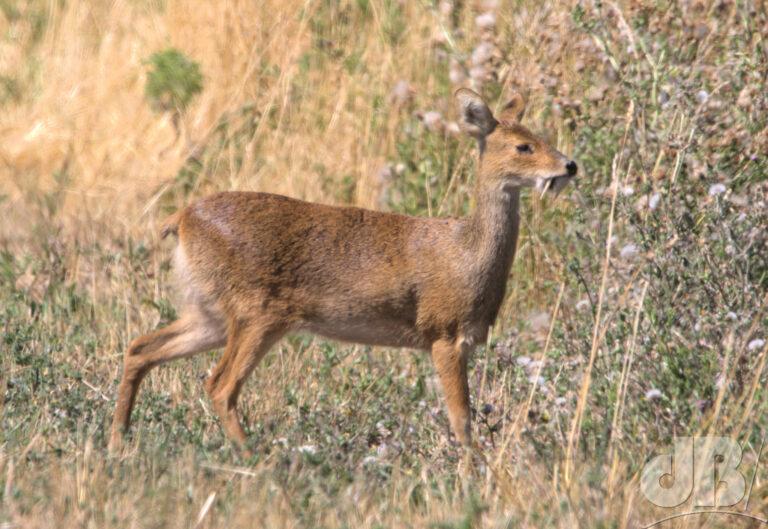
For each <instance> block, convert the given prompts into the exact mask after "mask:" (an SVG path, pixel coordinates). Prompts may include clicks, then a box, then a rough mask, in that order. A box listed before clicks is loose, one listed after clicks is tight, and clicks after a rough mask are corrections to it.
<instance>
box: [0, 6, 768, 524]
mask: <svg viewBox="0 0 768 529" xmlns="http://www.w3.org/2000/svg"><path fill="white" fill-rule="evenodd" d="M482 9H483V8H482V4H481V3H477V4H474V3H472V4H467V5H461V6H458V7H456V8H454V9H452V10H449V9H447V8H446V7H445V6H444V5H443V4H440V5H433V4H432V3H428V2H407V3H400V2H395V1H389V0H367V1H366V0H356V1H330V2H329V1H326V2H312V1H307V2H290V1H289V2H288V3H286V2H281V3H280V4H276V3H273V2H261V3H252V4H248V5H241V4H236V3H233V2H216V3H212V4H211V5H205V6H201V5H199V3H191V2H185V1H182V0H178V1H170V0H169V1H166V2H155V1H148V2H122V3H111V4H110V3H92V2H84V1H80V0H72V1H69V2H43V1H41V0H40V1H38V0H33V1H30V2H15V1H13V0H10V1H4V2H0V29H2V31H0V48H1V49H2V53H0V57H1V58H0V110H1V111H0V174H1V175H2V177H0V215H1V217H0V218H2V221H3V222H1V223H0V252H1V253H0V278H1V279H0V299H1V300H2V304H0V327H1V328H2V341H1V342H0V358H2V367H1V368H0V388H2V402H3V405H2V410H1V411H0V414H1V415H0V527H2V528H4V529H6V528H11V527H46V526H79V527H99V528H104V527H219V526H228V527H253V526H265V527H289V526H290V527H295V526H300V527H367V528H374V527H400V526H405V527H439V528H443V527H445V528H454V527H455V528H459V527H509V528H514V527H520V528H528V527H605V528H609V527H610V528H613V527H615V528H624V527H640V526H644V525H647V524H650V523H652V522H654V521H657V520H660V519H661V518H664V517H666V516H670V515H672V514H676V513H683V512H688V511H690V510H693V508H694V506H693V505H692V502H691V500H690V499H689V500H688V501H687V503H685V504H683V505H681V506H680V507H677V508H674V509H662V508H658V507H654V506H653V505H652V504H651V503H650V502H649V501H648V500H647V499H646V498H645V497H644V496H643V495H642V493H641V491H640V488H639V481H640V473H641V471H642V468H643V465H644V464H645V463H646V462H647V461H649V460H650V459H652V458H653V457H655V456H657V455H660V454H666V453H670V452H671V450H672V447H673V444H674V438H675V436H703V435H709V436H722V437H728V438H732V439H735V440H736V441H737V442H739V443H740V445H742V446H743V447H744V455H743V462H742V466H741V467H739V468H740V470H741V472H742V473H743V474H744V476H745V478H746V479H747V482H748V483H749V482H750V480H752V479H753V478H752V476H753V472H754V474H755V476H754V481H753V482H752V483H753V485H752V488H751V493H750V498H749V502H748V503H747V502H746V501H742V502H741V503H739V504H737V505H736V506H734V507H733V508H731V510H738V511H743V512H746V513H749V514H751V515H753V516H756V517H759V518H763V519H765V518H768V489H766V486H765V480H766V472H765V465H764V462H763V459H760V455H761V454H760V452H761V449H762V446H763V445H762V442H763V440H764V439H765V436H766V432H767V431H768V420H767V419H766V412H767V411H768V410H767V409H766V406H768V404H766V403H768V394H767V393H766V389H765V388H766V382H767V381H766V379H767V378H768V374H767V373H766V369H765V360H766V354H767V353H768V349H767V348H766V346H765V343H764V340H768V336H766V329H768V295H767V294H766V293H767V292H768V251H766V248H768V206H766V203H768V179H766V174H768V157H766V153H768V120H767V119H766V116H767V115H768V99H766V93H768V87H766V81H765V79H766V77H768V32H767V31H766V28H768V15H767V13H768V9H767V6H766V5H765V2H753V3H740V2H721V3H718V4H716V5H715V4H713V5H711V6H710V5H707V4H703V3H697V2H652V1H639V2H635V1H631V2H630V1H626V2H617V3H600V2H595V3H593V2H578V3H576V2H564V3H560V4H557V5H553V6H548V7H542V6H540V5H539V4H538V3H535V2H529V1H527V0H521V1H519V2H500V5H499V6H498V8H497V9H496V10H495V11H494V16H495V25H494V27H493V28H492V29H482V28H479V27H478V26H477V24H476V20H475V18H476V16H477V15H479V14H480V13H481V11H482ZM483 41H485V42H488V43H490V44H491V53H490V57H489V58H487V60H485V61H481V64H480V66H481V70H475V71H474V72H471V70H472V68H473V67H475V65H474V64H473V62H472V61H473V59H472V57H473V52H474V51H475V50H476V49H477V47H478V45H479V44H480V43H481V42H483ZM168 48H176V49H178V50H180V51H181V52H182V53H184V54H185V55H186V56H187V57H189V59H190V60H192V61H194V62H196V63H198V64H199V65H200V69H201V73H202V76H203V89H202V91H201V92H200V93H199V94H198V95H197V96H195V97H194V98H193V99H191V100H190V102H189V104H188V105H187V107H186V109H185V110H184V111H183V112H181V113H179V114H178V115H174V114H173V113H167V112H166V113H163V112H158V111H156V110H153V108H152V106H151V105H150V104H149V103H147V102H146V101H145V100H144V93H145V86H146V81H147V75H148V73H147V72H148V68H147V63H146V61H147V59H148V58H149V57H151V56H152V54H154V53H156V52H158V51H161V50H163V49H168ZM475 58H478V56H477V55H476V56H475ZM452 61H453V66H452ZM456 65H458V67H457V66H456ZM452 69H453V70H455V71H460V72H462V73H463V74H464V76H465V77H466V76H468V75H469V74H470V73H472V74H473V75H472V77H471V78H467V79H466V80H464V81H462V82H461V83H460V84H462V85H469V84H470V83H474V86H475V87H476V88H477V89H478V90H480V91H482V92H483V93H484V94H485V95H486V96H487V97H488V98H489V101H490V102H491V104H492V106H493V107H495V108H498V107H499V106H500V105H502V104H503V103H504V101H505V100H506V97H507V96H508V94H509V92H510V91H511V90H523V91H524V92H525V93H526V94H527V95H528V100H529V105H528V110H527V113H526V122H527V124H528V125H529V126H530V127H531V128H532V129H533V130H536V131H539V132H541V133H543V135H544V136H545V137H546V138H547V139H548V140H549V141H551V142H552V143H553V145H555V146H557V147H558V148H559V149H560V150H562V151H563V152H567V153H568V154H569V155H571V156H572V157H573V158H574V159H576V160H577V161H578V162H579V164H580V168H581V172H580V177H579V179H578V181H577V183H576V185H575V186H573V187H572V188H570V189H568V190H566V191H565V192H564V196H563V197H561V198H560V199H559V200H558V201H556V202H554V203H551V202H547V203H541V202H539V201H538V199H537V198H536V197H532V196H529V194H526V195H525V197H524V213H523V215H524V219H523V224H524V225H523V229H522V233H521V239H520V243H519V246H518V254H517V258H516V262H515V264H514V266H513V271H512V277H511V280H510V284H509V291H508V295H507V298H506V301H505V304H504V306H503V307H502V311H501V315H500V317H499V320H498V321H497V323H496V325H495V326H494V328H493V331H492V333H491V336H490V339H489V341H488V343H487V344H486V345H485V346H483V347H479V348H478V349H477V350H476V351H475V354H474V357H473V360H472V369H471V380H470V387H471V392H472V401H473V407H474V408H475V409H476V411H477V413H476V415H475V421H474V422H473V428H474V433H475V437H476V438H477V439H478V441H479V444H480V447H481V453H482V456H481V455H475V456H474V460H473V463H472V465H471V468H470V469H469V471H468V472H464V471H463V469H462V468H461V467H460V465H459V461H460V458H461V455H462V454H461V452H460V451H459V450H458V449H457V448H456V447H455V446H454V445H453V444H452V442H451V435H450V432H449V425H448V419H447V416H446V412H445V409H444V405H443V402H442V399H441V396H440V394H439V391H438V390H437V386H436V379H435V374H434V371H433V369H432V366H431V364H430V362H429V359H428V357H427V356H426V355H423V354H421V353H418V352H412V351H405V350H397V349H382V348H371V347H362V346H355V345H346V344H338V343H334V342H328V341H325V340H323V339H321V338H315V337H311V336H303V335H299V336H293V337H290V338H288V339H285V340H283V341H282V342H281V343H280V344H279V346H276V347H275V349H274V350H273V351H272V352H271V353H270V354H269V355H268V356H267V358H266V359H265V360H264V361H263V362H262V364H261V365H260V366H259V367H258V368H257V370H256V372H255V373H254V375H253V376H252V377H251V379H250V380H249V382H248V385H247V387H246V390H245V391H244V396H243V398H241V412H242V414H243V415H244V418H245V425H246V430H247V431H248V432H249V433H250V438H251V445H252V448H253V451H254V453H255V455H254V457H253V458H251V459H249V460H247V461H244V460H242V459H241V458H240V457H239V456H238V455H237V454H236V453H235V452H234V451H233V447H232V445H231V444H230V443H229V442H228V441H227V440H226V438H225V436H224V434H223V432H222V430H221V429H220V427H219V424H218V419H217V418H216V417H215V415H214V414H213V413H212V411H211V406H210V403H209V402H208V400H207V397H206V395H205V391H204V389H203V386H204V382H205V378H206V377H207V375H208V374H209V373H210V371H211V370H212V368H213V366H214V365H215V362H216V359H217V358H218V353H217V352H211V353H208V354H204V355H200V356H198V357H196V358H193V359H192V360H189V361H185V362H178V363H173V364H171V365H168V366H166V367H163V368H160V369H157V370H155V371H153V372H152V374H151V375H150V376H149V377H148V379H147V380H146V381H145V382H144V384H143V385H142V391H141V394H140V397H139V401H138V404H137V407H136V410H135V411H134V428H133V430H132V434H131V436H130V439H129V442H128V448H127V449H126V451H125V453H124V454H123V456H122V457H120V458H112V457H109V456H108V455H107V452H106V435H107V432H108V426H109V424H110V421H111V414H112V412H113V410H114V399H115V393H116V387H117V383H118V382H119V377H120V368H121V355H122V352H123V350H124V349H125V347H126V345H127V343H128V342H129V341H130V340H131V339H132V338H133V337H135V336H137V335H139V334H141V333H144V332H148V331H150V330H152V329H154V328H156V327H158V326H161V325H163V324H165V323H167V322H168V321H171V320H172V319H173V318H174V317H175V312H174V308H173V301H172V300H173V288H172V286H171V285H172V274H171V271H170V251H169V247H168V245H167V244H165V243H161V242H160V241H159V238H158V233H157V232H158V226H159V223H160V222H161V221H162V220H163V219H164V217H165V215H167V214H168V213H170V212H171V211H173V210H175V209H177V208H178V207H180V206H181V205H183V204H185V203H187V202H188V201H190V200H193V199H194V198H197V197H200V196H203V195H205V194H206V193H209V192H212V191H217V190H224V189H235V188H237V189H259V190H266V191H272V192H278V193H284V194H288V195H291V196H297V197H301V198H305V199H308V200H317V201H322V202H327V203H338V204H345V203H353V204H358V205H362V206H366V207H375V208H379V209H389V210H393V211H401V212H407V213H411V214H417V215H459V214H464V213H465V212H466V211H468V210H469V209H471V207H472V204H471V200H470V193H469V191H470V190H471V186H472V182H473V175H474V173H473V163H474V156H475V150H474V149H475V147H474V145H473V144H472V142H471V141H470V140H467V139H465V138H462V137H459V136H455V135H454V134H453V133H452V132H451V131H452V126H451V125H452V121H453V120H454V119H455V117H454V115H453V113H452V110H451V100H450V97H451V94H452V92H453V91H454V89H455V88H457V87H458V86H459V85H456V84H453V83H452V81H451V75H449V72H450V71H451V70H452ZM400 81H405V83H407V86H408V88H409V89H410V90H405V91H403V90H395V87H396V86H397V85H398V83H399V82H400ZM429 112H439V113H440V117H441V119H442V122H441V121H439V120H438V122H437V123H438V124H437V125H434V123H432V122H430V123H425V121H427V120H426V117H425V116H426V115H427V113H429ZM427 125H429V126H427ZM653 390H656V391H653ZM758 462H759V464H758ZM464 470H466V469H464ZM750 523H752V524H753V525H750ZM756 524H757V522H754V521H753V522H750V521H748V520H747V519H746V518H737V517H733V516H724V515H717V514H712V513H710V514H705V515H700V516H696V517H684V518H679V519H676V520H671V521H669V522H664V524H663V525H661V526H662V527H686V526H700V527H732V526H734V525H738V526H743V527H753V526H758V525H756Z"/></svg>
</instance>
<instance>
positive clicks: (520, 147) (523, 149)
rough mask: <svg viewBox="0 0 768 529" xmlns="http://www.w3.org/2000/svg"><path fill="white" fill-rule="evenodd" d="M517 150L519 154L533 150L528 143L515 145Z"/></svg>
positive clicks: (529, 152)
mask: <svg viewBox="0 0 768 529" xmlns="http://www.w3.org/2000/svg"><path fill="white" fill-rule="evenodd" d="M517 152H519V153H521V154H531V153H532V152H533V147H531V144H530V143H523V144H522V145H518V146H517Z"/></svg>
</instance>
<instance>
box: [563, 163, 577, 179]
mask: <svg viewBox="0 0 768 529" xmlns="http://www.w3.org/2000/svg"><path fill="white" fill-rule="evenodd" d="M565 168H566V169H567V170H568V176H573V175H575V174H576V171H578V170H579V166H578V165H576V162H574V161H573V160H571V161H570V162H568V163H567V164H565Z"/></svg>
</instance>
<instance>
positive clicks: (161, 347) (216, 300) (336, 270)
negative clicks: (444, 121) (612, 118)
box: [109, 89, 577, 450]
mask: <svg viewBox="0 0 768 529" xmlns="http://www.w3.org/2000/svg"><path fill="white" fill-rule="evenodd" d="M455 100H456V108H457V112H458V119H459V123H460V125H461V128H462V129H463V130H464V131H465V132H466V133H468V134H469V135H471V136H473V137H475V138H476V139H477V142H478V146H479V151H480V156H479V158H480V161H479V165H478V168H477V181H476V185H475V202H476V207H475V211H474V213H472V214H471V215H469V216H467V217H463V218H419V217H409V216H406V215H400V214H397V213H386V212H380V211H370V210H365V209H359V208H354V207H334V206H326V205H320V204H312V203H309V202H303V201H301V200H296V199H293V198H288V197H284V196H279V195H271V194H267V193H245V192H230V193H219V194H216V195H212V196H209V197H207V198H203V199H202V200H199V201H197V202H195V203H193V204H191V205H189V206H187V207H185V208H183V209H181V210H179V211H178V212H176V213H175V214H174V215H172V216H171V217H170V218H169V219H168V220H166V221H165V223H164V224H163V227H162V233H161V234H162V236H163V237H165V236H167V235H169V234H176V235H178V239H179V243H178V246H177V248H176V254H175V266H176V268H177V271H178V273H179V275H180V276H181V281H180V285H181V286H182V287H183V290H184V297H185V301H186V304H185V307H184V309H183V311H182V312H181V316H180V318H179V319H178V320H177V321H176V322H174V323H172V324H171V325H169V326H168V327H165V328H164V329H161V330H159V331H156V332H153V333H151V334H147V335H144V336H141V337H139V338H137V339H135V340H134V341H133V342H132V343H131V344H130V346H129V347H128V350H127V351H126V353H125V357H124V368H123V375H122V381H121V382H120V388H119V393H118V401H117V410H116V412H115V417H114V421H113V423H112V433H111V438H110V443H109V444H110V449H112V450H114V449H116V448H117V447H119V446H120V443H121V439H122V434H123V431H124V430H125V429H127V428H128V425H129V422H130V415H131V409H132V408H133V405H134V401H135V398H136V393H137V391H138V387H139V384H140V382H141V380H142V379H143V378H144V376H146V374H147V372H148V371H149V370H150V369H152V368H153V367H155V366H157V365H159V364H162V363H164V362H168V361H169V360H174V359H176V358H184V357H187V356H190V355H193V354H195V353H200V352H203V351H208V350H211V349H216V348H219V347H222V346H226V349H225V351H224V354H223V356H222V357H221V360H220V361H219V363H218V365H217V366H216V369H215V370H214V372H213V374H212V375H211V377H210V379H209V380H208V382H207V385H206V390H207V392H208V394H209V396H210V398H211V401H212V403H213V407H214V409H215V411H216V413H217V414H218V415H219V417H220V418H221V422H222V426H223V428H224V430H225V432H226V433H227V435H228V436H229V437H231V438H233V439H235V440H237V441H238V442H240V443H242V442H244V441H245V440H246V436H245V433H244V431H243V428H242V427H241V425H240V421H239V419H238V416H237V410H236V404H237V398H238V395H239V394H240V390H241V389H242V387H243V384H244V383H245V380H246V378H247V377H248V375H249V374H250V373H251V371H253V369H254V367H255V366H256V364H258V362H259V360H261V358H262V357H263V356H264V354H265V353H266V352H267V351H268V350H269V348H270V347H271V346H272V345H273V344H275V342H277V341H278V340H280V338H281V337H282V336H283V335H284V334H286V333H288V332H291V331H307V332H311V333H316V334H319V335H322V336H326V337H328V338H331V339H337V340H343V341H347V342H358V343H363V344H370V345H381V346H393V347H411V348H416V349H426V350H429V351H430V352H431V354H432V359H433V361H434V363H435V368H436V371H437V374H438V377H439V380H440V385H441V387H442V390H443V393H444V395H445V400H446V402H447V404H448V412H449V417H450V421H451V425H452V427H453V431H454V432H455V435H456V438H457V439H458V441H460V442H461V443H463V444H465V445H466V444H469V443H470V439H471V430H470V408H469V388H468V384H467V360H468V356H469V353H470V351H471V349H472V346H473V345H475V344H477V343H479V342H483V341H484V340H485V339H486V335H487V333H488V329H489V326H490V325H491V324H492V323H493V321H494V319H495V318H496V314H497V312H498V311H499V307H500V305H501V302H502V299H503V297H504V293H505V288H506V284H507V276H508V275H509V270H510V266H511V265H512V259H513V257H514V255H515V245H516V244H517V235H518V226H519V214H518V207H519V199H520V189H521V188H522V187H534V188H536V189H537V190H539V191H540V192H541V193H542V194H543V193H545V192H554V193H557V192H559V191H560V190H561V189H562V188H563V187H564V186H565V185H566V184H567V183H568V181H569V179H570V178H571V177H573V176H574V175H575V174H576V170H577V167H576V163H575V162H574V161H573V160H570V159H569V158H567V157H566V156H564V155H563V154H561V153H560V152H558V151H557V150H555V149H554V148H552V147H551V146H549V145H548V144H547V143H546V142H544V141H543V140H542V139H541V138H538V137H537V136H535V135H533V134H532V133H531V132H530V131H529V130H528V129H526V128H525V127H523V126H522V125H521V124H520V119H521V117H522V115H523V110H524V102H523V98H522V97H521V96H520V95H519V94H517V95H515V96H514V97H513V98H512V100H511V101H510V102H509V103H508V104H507V106H506V107H505V108H504V109H503V111H502V112H501V113H500V114H499V116H498V119H495V118H494V117H493V115H492V113H491V111H490V109H489V108H488V106H487V105H486V104H485V102H484V101H483V100H482V99H481V98H480V96H478V95H477V94H476V93H474V92H472V91H471V90H467V89H461V90H459V91H458V92H456V95H455Z"/></svg>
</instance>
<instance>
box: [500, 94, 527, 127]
mask: <svg viewBox="0 0 768 529" xmlns="http://www.w3.org/2000/svg"><path fill="white" fill-rule="evenodd" d="M523 114H525V99H523V96H522V95H520V94H519V93H515V94H513V95H512V98H511V99H510V100H509V103H507V106H505V107H504V110H502V111H501V114H499V119H500V120H501V121H504V122H507V123H514V122H518V123H519V122H520V120H521V119H523Z"/></svg>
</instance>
